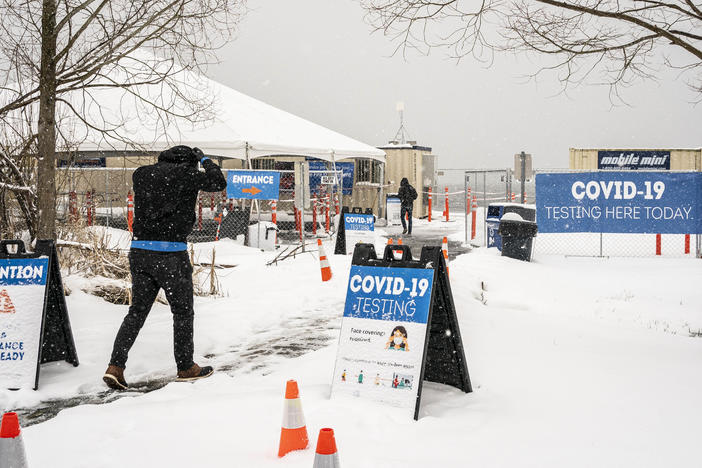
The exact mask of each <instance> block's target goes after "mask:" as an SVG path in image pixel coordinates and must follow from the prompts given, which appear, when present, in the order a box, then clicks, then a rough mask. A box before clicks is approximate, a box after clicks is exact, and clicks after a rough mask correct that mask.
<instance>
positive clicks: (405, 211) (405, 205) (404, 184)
mask: <svg viewBox="0 0 702 468" xmlns="http://www.w3.org/2000/svg"><path fill="white" fill-rule="evenodd" d="M397 196H398V197H399V198H400V202H401V205H400V220H401V221H402V234H412V207H413V206H414V201H415V200H416V199H417V191H416V190H415V189H414V187H412V186H411V185H410V183H409V180H407V177H403V178H402V180H401V181H400V190H399V191H398V192H397ZM405 215H406V216H407V223H406V224H405Z"/></svg>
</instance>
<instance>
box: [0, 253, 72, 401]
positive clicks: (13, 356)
mask: <svg viewBox="0 0 702 468" xmlns="http://www.w3.org/2000/svg"><path fill="white" fill-rule="evenodd" d="M10 246H14V248H13V249H12V250H13V251H10V249H8V247H10ZM53 361H67V362H68V363H70V364H73V365H74V366H78V355H77V353H76V346H75V342H74V341H73V332H72V331H71V323H70V321H69V318H68V309H67V308H66V300H65V297H64V292H63V282H62V280H61V269H60V268H59V264H58V255H57V253H56V245H55V244H54V241H52V240H37V243H36V247H35V250H34V252H33V253H27V252H26V250H25V247H24V242H22V241H20V240H3V241H1V242H0V382H2V386H3V387H4V388H8V389H20V388H33V389H34V390H36V389H37V388H38V387H39V368H40V364H43V363H46V362H53Z"/></svg>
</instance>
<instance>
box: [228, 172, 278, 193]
mask: <svg viewBox="0 0 702 468" xmlns="http://www.w3.org/2000/svg"><path fill="white" fill-rule="evenodd" d="M279 190H280V172H278V171H238V170H230V171H227V197H229V198H238V199H241V198H243V199H248V200H278V194H279Z"/></svg>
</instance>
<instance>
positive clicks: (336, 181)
mask: <svg viewBox="0 0 702 468" xmlns="http://www.w3.org/2000/svg"><path fill="white" fill-rule="evenodd" d="M331 157H332V170H333V171H334V185H332V193H331V200H329V204H330V206H331V204H332V203H333V202H334V195H335V194H336V196H337V197H339V206H343V196H344V190H343V188H344V173H343V172H342V173H341V177H339V178H337V172H336V154H335V152H334V150H332V152H331ZM339 182H341V189H342V190H339ZM334 213H336V211H334ZM334 216H336V214H335V215H334ZM339 222H341V221H339ZM332 224H334V223H332Z"/></svg>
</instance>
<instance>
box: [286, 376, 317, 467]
mask: <svg viewBox="0 0 702 468" xmlns="http://www.w3.org/2000/svg"><path fill="white" fill-rule="evenodd" d="M308 444H309V439H308V438H307V427H306V426H305V415H304V414H303V413H302V402H301V401H300V391H299V390H298V388H297V382H296V381H294V380H288V383H287V384H286V386H285V407H284V408H283V427H282V429H281V430H280V447H279V448H278V456H279V457H282V456H284V455H286V454H287V453H289V452H292V451H293V450H304V449H306V448H307V445H308Z"/></svg>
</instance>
